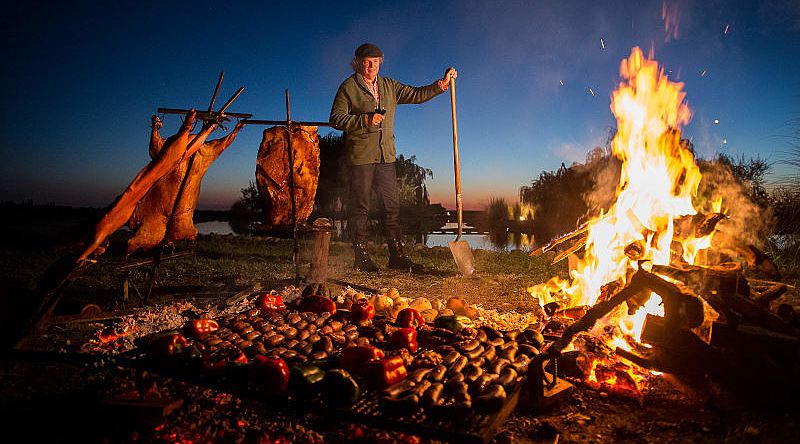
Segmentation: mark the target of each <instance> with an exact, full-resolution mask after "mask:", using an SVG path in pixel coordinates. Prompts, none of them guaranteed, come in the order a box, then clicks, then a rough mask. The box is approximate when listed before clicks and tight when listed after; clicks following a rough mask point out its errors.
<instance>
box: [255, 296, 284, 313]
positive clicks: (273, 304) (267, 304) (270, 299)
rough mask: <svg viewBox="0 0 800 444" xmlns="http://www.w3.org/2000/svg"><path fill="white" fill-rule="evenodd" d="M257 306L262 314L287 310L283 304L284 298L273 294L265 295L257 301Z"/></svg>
mask: <svg viewBox="0 0 800 444" xmlns="http://www.w3.org/2000/svg"><path fill="white" fill-rule="evenodd" d="M256 306H257V307H258V308H259V309H260V310H261V311H262V312H267V313H269V312H276V311H281V310H284V309H286V305H285V304H284V303H283V296H281V295H279V294H273V293H264V294H262V295H260V296H259V297H258V299H256Z"/></svg>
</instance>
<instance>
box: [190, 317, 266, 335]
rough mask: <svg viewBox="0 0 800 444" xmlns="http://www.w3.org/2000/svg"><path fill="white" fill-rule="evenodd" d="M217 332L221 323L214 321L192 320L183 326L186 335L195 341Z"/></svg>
mask: <svg viewBox="0 0 800 444" xmlns="http://www.w3.org/2000/svg"><path fill="white" fill-rule="evenodd" d="M217 330H219V323H218V322H217V321H215V320H213V319H192V320H190V321H186V324H184V326H183V332H184V334H186V335H187V336H189V337H191V338H194V339H200V338H201V337H203V336H205V335H207V334H209V333H213V332H215V331H217ZM251 331H252V329H251Z"/></svg>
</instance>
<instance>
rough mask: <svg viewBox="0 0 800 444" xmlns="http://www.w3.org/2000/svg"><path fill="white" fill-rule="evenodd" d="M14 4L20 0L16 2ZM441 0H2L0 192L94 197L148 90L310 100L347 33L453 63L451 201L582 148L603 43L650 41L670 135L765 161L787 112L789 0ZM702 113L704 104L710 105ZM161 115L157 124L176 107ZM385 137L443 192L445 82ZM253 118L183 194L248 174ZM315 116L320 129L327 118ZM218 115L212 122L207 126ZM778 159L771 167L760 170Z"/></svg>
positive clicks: (511, 191)
mask: <svg viewBox="0 0 800 444" xmlns="http://www.w3.org/2000/svg"><path fill="white" fill-rule="evenodd" d="M23 4H24V5H25V6H21V5H23ZM664 6H665V5H663V4H662V0H655V1H625V2H623V1H616V2H615V1H597V0H594V1H583V0H582V1H571V0H561V1H516V2H505V1H496V2H495V1H469V0H458V1H452V2H447V1H443V2H433V1H432V2H411V1H404V2H381V1H367V2H348V1H336V2H313V1H311V2H263V1H259V2H237V1H228V2H208V1H191V2H186V1H182V2H174V1H161V2H148V1H136V2H134V1H117V2H109V1H104V2H92V1H86V2H84V1H80V2H38V1H31V2H15V3H14V4H13V5H12V6H4V7H3V16H2V18H0V35H2V51H3V59H4V60H5V61H6V63H4V66H5V68H3V69H2V71H0V79H2V81H1V82H0V85H2V88H3V92H2V94H0V100H2V103H1V105H2V106H0V109H1V110H2V111H0V112H2V121H3V126H4V129H5V130H4V131H3V136H2V141H0V150H2V159H3V161H2V163H0V201H7V200H12V201H16V202H19V201H22V200H27V199H33V201H34V202H36V203H44V204H46V203H50V202H55V203H57V204H64V205H74V206H105V205H108V204H109V203H111V202H112V201H113V200H114V198H115V196H117V195H118V194H119V193H121V192H122V191H123V190H124V188H125V187H126V186H127V185H128V184H129V183H130V181H131V179H132V178H133V177H134V175H135V174H136V173H137V172H138V171H139V170H140V169H141V168H142V167H143V166H144V165H145V164H146V163H147V162H148V161H149V157H148V151H147V145H148V138H149V125H150V116H151V115H152V114H154V113H155V110H156V108H157V107H180V108H189V107H197V108H206V107H207V106H208V101H209V99H210V96H211V93H212V92H213V88H214V85H215V83H216V80H217V76H218V75H219V72H220V71H222V70H224V71H225V82H224V84H223V88H222V91H221V92H220V97H219V98H218V101H217V103H218V104H221V103H223V102H224V101H225V100H227V98H228V97H230V95H231V94H232V93H233V92H234V91H235V90H236V89H237V88H238V87H239V86H244V87H245V91H244V93H243V94H242V96H241V97H240V98H239V99H238V100H237V101H236V102H235V104H234V105H233V106H232V107H231V108H230V109H229V111H233V112H247V113H252V114H254V116H255V118H259V119H283V118H285V104H284V89H286V88H288V89H289V90H290V93H291V100H292V117H293V118H294V119H297V120H314V121H324V120H327V119H328V114H329V112H330V107H331V103H332V100H333V96H334V94H335V93H336V89H337V87H338V86H339V84H340V83H341V82H342V80H343V79H344V78H345V77H347V76H348V75H350V74H351V72H352V71H351V68H350V66H349V62H350V60H351V58H352V55H353V50H354V49H355V47H356V46H358V45H359V44H361V43H363V42H373V43H375V44H377V45H378V46H380V47H381V48H382V49H383V51H384V53H385V55H386V60H385V64H384V65H383V66H382V67H381V72H380V74H381V75H383V76H388V77H393V78H395V79H397V80H399V81H401V82H403V83H408V84H411V85H427V84H430V83H431V82H433V81H434V80H435V79H437V78H440V77H441V76H442V74H443V72H444V69H445V67H447V66H450V65H452V66H455V67H456V68H457V69H458V72H459V77H458V80H457V92H458V97H457V99H458V123H459V130H460V131H459V147H460V151H461V164H462V176H461V177H462V183H463V194H464V200H465V207H466V208H468V209H481V208H483V207H484V206H485V204H486V203H487V201H488V200H489V198H490V197H492V196H497V197H505V198H506V199H508V200H509V201H512V202H513V201H516V196H517V194H518V190H519V187H520V186H522V185H527V184H530V181H531V179H533V178H535V177H537V176H538V174H539V172H540V171H542V170H553V169H556V168H558V167H559V165H560V164H561V163H562V162H565V163H567V164H570V163H571V162H573V161H582V160H583V159H584V158H585V155H586V152H587V151H589V150H590V149H591V148H592V147H594V146H598V145H602V144H603V143H604V141H605V138H606V136H607V134H608V128H609V127H610V126H613V125H614V118H613V115H612V114H611V111H610V109H609V104H610V96H611V92H612V91H613V90H614V88H615V87H616V85H617V83H618V80H619V79H618V70H619V62H620V60H621V59H623V58H625V57H627V56H628V55H629V54H630V52H631V48H632V47H634V46H640V47H642V49H643V50H644V51H645V53H647V52H648V51H650V50H651V49H652V50H653V51H654V55H655V58H656V59H657V60H658V61H659V62H660V63H661V64H662V65H663V66H664V68H665V71H666V72H667V73H668V74H669V76H670V78H671V79H674V80H677V81H681V82H684V83H685V87H684V89H685V91H686V92H687V100H688V103H689V106H690V108H691V109H692V111H693V112H694V116H693V119H692V122H691V123H690V124H689V125H688V126H687V127H686V128H685V132H684V135H685V137H689V138H691V139H692V141H693V142H694V144H695V146H696V148H697V150H698V152H699V153H700V154H701V155H703V156H706V157H709V156H712V155H713V154H714V153H716V152H725V153H727V154H730V155H734V156H737V157H738V156H739V155H742V154H743V155H745V156H748V157H749V156H757V155H760V156H761V157H762V158H765V159H767V160H770V161H776V160H778V159H779V157H780V153H781V152H783V151H786V150H788V149H790V148H791V147H790V145H789V141H788V140H787V137H788V136H789V135H791V134H792V131H793V129H792V126H791V125H790V124H789V121H790V120H791V119H796V118H798V117H800V2H799V1H797V0H767V1H719V0H710V1H705V0H704V1H690V0H679V1H675V0H667V2H666V9H667V10H668V11H677V15H674V16H673V17H674V18H675V19H676V21H671V23H677V31H676V28H670V30H669V32H667V31H665V21H664V20H663V19H662V10H663V8H664ZM715 121H718V123H715ZM179 122H180V121H179V118H178V117H177V116H167V118H166V121H165V128H164V131H163V133H162V134H163V135H165V136H168V135H171V134H172V133H173V132H174V131H175V129H176V128H177V126H178V124H179ZM395 127H396V128H395V134H396V140H397V146H398V152H399V153H403V154H405V155H406V156H410V155H416V156H417V161H418V163H419V164H420V165H422V166H425V167H427V168H430V169H432V170H433V171H434V178H433V179H432V180H430V181H429V183H428V185H429V190H430V192H431V202H441V203H443V204H444V205H445V206H446V207H453V206H454V198H453V191H452V189H453V164H452V138H451V130H450V102H449V95H448V94H443V95H441V96H439V97H436V98H435V99H433V100H432V101H431V102H428V103H426V104H423V105H401V106H400V107H399V108H398V113H397V118H396V123H395ZM262 129H263V127H247V128H245V129H244V130H242V133H240V135H239V137H238V138H237V140H236V142H235V143H234V144H233V145H232V146H231V147H230V148H228V150H227V151H226V152H225V153H224V154H223V155H222V157H220V159H219V160H218V161H217V162H216V163H215V164H214V165H213V166H212V167H211V169H210V170H209V172H208V174H207V175H206V178H205V180H204V183H203V189H202V192H201V195H200V202H199V208H201V209H226V208H229V207H230V205H231V204H232V203H233V202H234V201H235V200H236V199H238V198H239V197H240V192H239V189H240V188H242V187H245V186H247V184H248V181H250V180H254V171H255V159H256V153H257V150H258V145H259V142H260V140H261V131H262ZM330 131H332V130H330V129H328V128H321V129H320V134H321V135H325V134H327V133H328V132H330ZM221 135H222V132H218V133H215V134H214V137H215V138H216V137H219V136H221ZM775 171H776V172H777V173H780V172H781V170H780V167H776V170H775Z"/></svg>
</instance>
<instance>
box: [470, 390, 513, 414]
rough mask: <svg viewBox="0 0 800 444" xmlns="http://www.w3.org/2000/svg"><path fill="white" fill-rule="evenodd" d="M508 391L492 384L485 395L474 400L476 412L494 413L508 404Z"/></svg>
mask: <svg viewBox="0 0 800 444" xmlns="http://www.w3.org/2000/svg"><path fill="white" fill-rule="evenodd" d="M506 398H507V395H506V391H505V389H504V388H503V386H502V385H500V384H492V385H491V386H490V387H489V388H487V389H486V392H485V393H484V394H483V395H480V396H476V397H474V398H472V402H473V405H474V406H475V410H476V411H478V412H481V413H494V412H497V411H499V410H500V409H502V408H503V405H504V404H505V403H506Z"/></svg>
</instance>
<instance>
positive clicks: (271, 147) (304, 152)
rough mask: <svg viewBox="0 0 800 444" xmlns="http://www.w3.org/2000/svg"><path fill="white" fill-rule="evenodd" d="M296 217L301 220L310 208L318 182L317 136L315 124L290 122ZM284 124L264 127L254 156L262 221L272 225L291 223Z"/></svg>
mask: <svg viewBox="0 0 800 444" xmlns="http://www.w3.org/2000/svg"><path fill="white" fill-rule="evenodd" d="M290 128H291V141H292V157H293V160H294V162H293V168H292V171H293V173H294V174H293V175H294V187H295V192H294V196H295V204H296V211H297V214H296V220H297V222H298V223H302V222H305V221H306V219H308V216H310V215H311V211H312V210H313V209H314V196H315V195H316V193H317V184H318V183H319V137H318V135H317V127H316V126H300V125H291V126H290ZM288 133H289V132H288V131H287V127H285V126H275V127H272V128H267V129H266V130H264V136H263V138H262V139H261V145H260V146H259V148H258V157H257V159H256V182H257V184H258V189H259V191H261V195H262V196H264V198H265V201H266V203H265V216H266V217H265V222H266V224H267V225H269V226H271V227H273V228H280V227H292V226H293V221H292V195H291V191H290V189H289V158H288V152H287V149H286V147H287V135H288Z"/></svg>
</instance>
